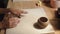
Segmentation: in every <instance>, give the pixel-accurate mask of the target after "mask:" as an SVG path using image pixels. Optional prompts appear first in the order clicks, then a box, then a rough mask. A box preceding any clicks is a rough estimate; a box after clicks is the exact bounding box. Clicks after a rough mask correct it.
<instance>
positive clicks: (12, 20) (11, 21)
mask: <svg viewBox="0 0 60 34" xmlns="http://www.w3.org/2000/svg"><path fill="white" fill-rule="evenodd" d="M19 22H20V19H19V18H17V17H13V18H9V27H10V28H13V27H16V26H17V24H18V23H19Z"/></svg>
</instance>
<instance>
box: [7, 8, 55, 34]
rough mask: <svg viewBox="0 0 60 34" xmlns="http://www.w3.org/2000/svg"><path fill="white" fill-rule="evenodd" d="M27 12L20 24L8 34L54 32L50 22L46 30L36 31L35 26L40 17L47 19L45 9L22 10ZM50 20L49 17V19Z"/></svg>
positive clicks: (43, 33)
mask: <svg viewBox="0 0 60 34" xmlns="http://www.w3.org/2000/svg"><path fill="white" fill-rule="evenodd" d="M22 10H24V11H27V12H28V13H27V14H24V16H23V17H22V18H21V19H20V23H19V24H18V25H17V27H15V28H12V29H8V30H7V34H46V33H51V32H54V30H53V28H52V26H51V24H50V22H49V21H48V22H47V23H49V25H48V26H47V27H46V28H45V29H36V28H34V26H33V24H34V23H36V22H37V20H38V18H40V17H42V16H43V17H47V15H46V13H45V11H44V9H43V8H34V9H22ZM47 18H48V17H47Z"/></svg>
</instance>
